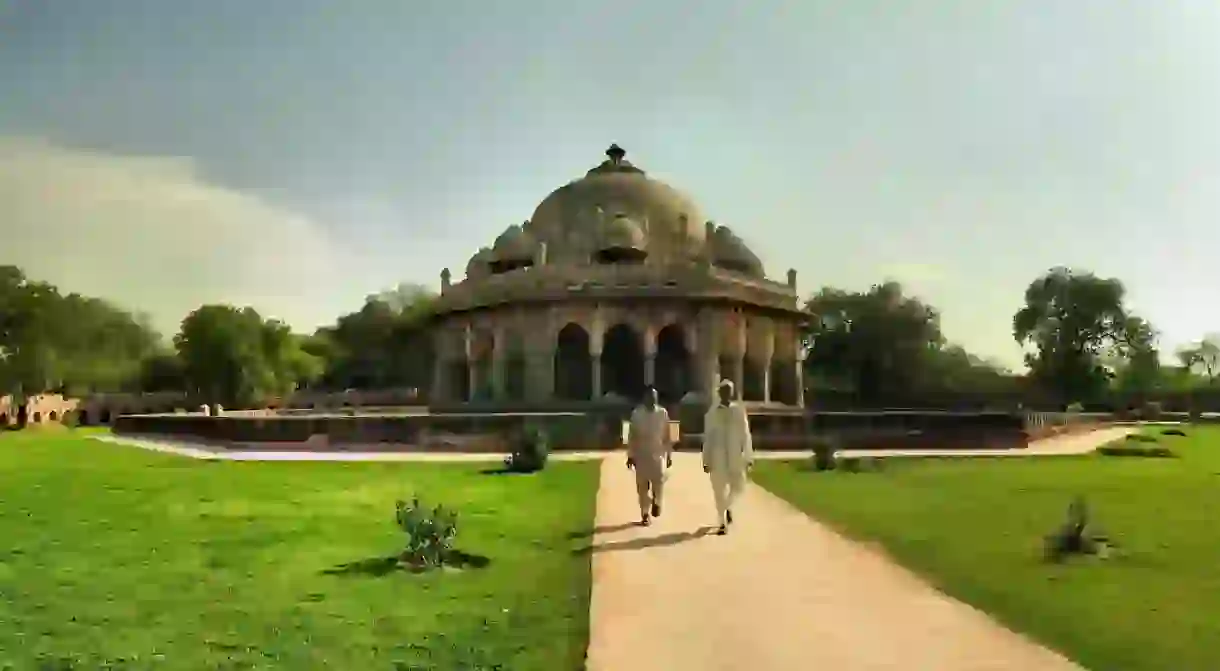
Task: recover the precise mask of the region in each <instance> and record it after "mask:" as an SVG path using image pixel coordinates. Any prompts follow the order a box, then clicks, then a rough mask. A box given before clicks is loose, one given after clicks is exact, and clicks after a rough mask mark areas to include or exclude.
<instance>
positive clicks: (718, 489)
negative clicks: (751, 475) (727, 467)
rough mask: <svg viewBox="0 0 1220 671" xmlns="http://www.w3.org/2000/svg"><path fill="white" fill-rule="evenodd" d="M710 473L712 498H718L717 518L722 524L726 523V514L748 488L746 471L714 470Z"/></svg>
mask: <svg viewBox="0 0 1220 671" xmlns="http://www.w3.org/2000/svg"><path fill="white" fill-rule="evenodd" d="M709 475H710V476H711V480H712V498H714V499H715V500H716V516H717V517H716V519H717V520H719V522H720V524H724V523H725V519H724V514H725V513H726V512H728V511H729V510H731V509H732V508H733V502H734V501H736V500H737V497H738V496H740V495H741V492H742V490H744V489H745V488H746V476H745V474H744V473H722V472H720V471H712V472H711V473H709Z"/></svg>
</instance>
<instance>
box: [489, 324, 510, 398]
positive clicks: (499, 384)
mask: <svg viewBox="0 0 1220 671" xmlns="http://www.w3.org/2000/svg"><path fill="white" fill-rule="evenodd" d="M504 337H505V332H504V328H503V327H496V329H495V335H494V336H493V338H494V339H493V340H492V343H491V396H492V398H494V399H496V400H497V401H499V400H503V399H504V398H506V397H507V393H506V391H505V388H504V363H505V353H506V352H505V349H504Z"/></svg>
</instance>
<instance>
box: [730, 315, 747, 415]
mask: <svg viewBox="0 0 1220 671" xmlns="http://www.w3.org/2000/svg"><path fill="white" fill-rule="evenodd" d="M733 318H734V319H735V320H736V327H737V334H736V335H737V351H736V352H735V353H734V358H735V359H736V368H735V369H734V370H733V391H735V392H736V393H737V398H738V399H739V400H744V399H745V397H746V391H745V381H746V380H745V371H746V350H747V349H748V348H749V344H750V340H749V335H750V334H749V331H748V330H747V329H746V317H745V315H743V314H741V313H740V312H736V311H734V313H733Z"/></svg>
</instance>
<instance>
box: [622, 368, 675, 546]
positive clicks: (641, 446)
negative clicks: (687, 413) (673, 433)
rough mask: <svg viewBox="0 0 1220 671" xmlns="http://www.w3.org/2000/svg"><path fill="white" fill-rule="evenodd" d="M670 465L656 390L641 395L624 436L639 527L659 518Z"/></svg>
mask: <svg viewBox="0 0 1220 671" xmlns="http://www.w3.org/2000/svg"><path fill="white" fill-rule="evenodd" d="M672 464H673V441H672V440H671V439H670V434H669V413H668V412H666V411H665V408H664V407H662V406H661V405H660V404H658V403H657V390H655V389H652V388H648V389H647V390H645V391H644V403H643V405H640V406H638V407H636V409H635V410H634V411H632V413H631V423H630V425H629V427H628V433H627V468H633V469H635V491H636V495H637V496H638V497H639V502H640V524H642V525H644V526H648V525H649V524H652V518H653V517H660V515H661V494H662V492H664V489H665V470H666V469H667V468H669V466H670V465H672Z"/></svg>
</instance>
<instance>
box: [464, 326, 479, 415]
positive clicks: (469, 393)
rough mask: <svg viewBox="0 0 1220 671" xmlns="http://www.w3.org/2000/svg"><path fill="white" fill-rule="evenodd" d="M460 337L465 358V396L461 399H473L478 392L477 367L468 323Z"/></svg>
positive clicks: (472, 337)
mask: <svg viewBox="0 0 1220 671" xmlns="http://www.w3.org/2000/svg"><path fill="white" fill-rule="evenodd" d="M462 338H463V345H462V350H463V351H464V352H465V360H466V398H464V399H462V400H463V401H473V400H474V399H475V398H477V397H478V393H479V367H478V365H477V362H476V361H475V359H474V352H473V349H474V343H473V339H474V336H473V334H472V333H471V329H470V325H469V324H467V325H466V327H465V328H464V329H463V330H462Z"/></svg>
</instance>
